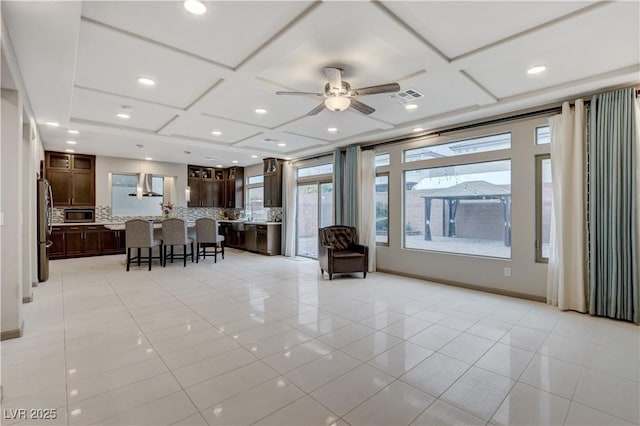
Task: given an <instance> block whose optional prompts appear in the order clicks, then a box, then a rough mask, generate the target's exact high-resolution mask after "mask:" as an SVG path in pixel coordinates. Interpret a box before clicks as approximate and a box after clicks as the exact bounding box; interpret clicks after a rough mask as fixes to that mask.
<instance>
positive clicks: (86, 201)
mask: <svg viewBox="0 0 640 426" xmlns="http://www.w3.org/2000/svg"><path fill="white" fill-rule="evenodd" d="M95 159H96V157H95V156H93V155H84V154H66V153H62V152H51V151H47V152H46V153H45V164H46V176H47V180H49V183H50V184H51V190H52V194H53V205H54V207H93V206H95V204H96V181H95Z"/></svg>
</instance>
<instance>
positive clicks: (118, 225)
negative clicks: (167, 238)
mask: <svg viewBox="0 0 640 426" xmlns="http://www.w3.org/2000/svg"><path fill="white" fill-rule="evenodd" d="M218 222H226V223H244V224H246V225H281V224H282V222H264V221H245V220H231V219H220V220H218ZM187 225H188V226H190V227H193V226H195V222H187ZM52 226H104V227H105V228H107V229H110V230H112V231H121V230H123V229H124V222H80V223H54V224H52ZM160 227H162V223H160V222H157V223H155V224H154V228H160Z"/></svg>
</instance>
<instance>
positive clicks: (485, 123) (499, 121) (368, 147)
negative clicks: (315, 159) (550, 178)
mask: <svg viewBox="0 0 640 426" xmlns="http://www.w3.org/2000/svg"><path fill="white" fill-rule="evenodd" d="M635 94H636V98H637V97H639V96H640V90H636V91H635ZM590 103H591V100H590V99H587V100H585V101H584V104H585V105H589V104H590ZM570 104H571V106H573V105H574V103H573V102H571V103H570ZM560 112H562V106H561V105H559V106H556V107H551V108H544V109H540V110H536V111H530V112H524V113H521V114H514V115H509V116H507V117H501V118H495V119H492V120H487V121H482V122H478V123H472V124H465V125H462V126H456V127H449V128H446V129H443V130H436V131H433V132H429V133H419V134H416V135H408V136H404V137H400V138H394V139H389V140H385V141H381V142H376V143H373V144H371V145H365V146H361V147H360V148H361V149H362V150H371V149H376V148H378V147H381V146H386V145H394V144H398V143H404V142H411V141H415V140H419V139H423V138H425V137H432V136H441V135H446V134H449V133H455V132H460V131H463V130H471V129H476V128H478V127H485V126H491V125H494V124H502V123H507V122H510V121H515V120H521V119H524V118H531V117H536V116H539V115H546V114H551V113H560Z"/></svg>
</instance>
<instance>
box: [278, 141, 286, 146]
mask: <svg viewBox="0 0 640 426" xmlns="http://www.w3.org/2000/svg"><path fill="white" fill-rule="evenodd" d="M278 146H287V144H286V143H284V142H280V143H279V144H278Z"/></svg>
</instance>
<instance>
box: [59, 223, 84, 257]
mask: <svg viewBox="0 0 640 426" xmlns="http://www.w3.org/2000/svg"><path fill="white" fill-rule="evenodd" d="M83 228H84V227H83V226H68V227H66V229H65V231H64V255H65V257H75V256H79V255H82V251H83V242H84V231H83Z"/></svg>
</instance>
